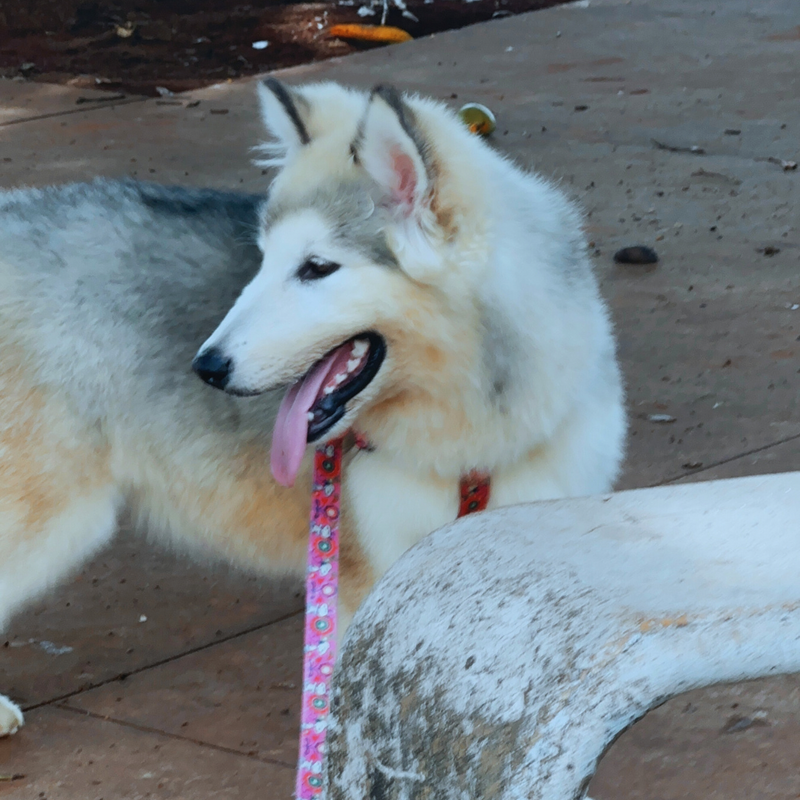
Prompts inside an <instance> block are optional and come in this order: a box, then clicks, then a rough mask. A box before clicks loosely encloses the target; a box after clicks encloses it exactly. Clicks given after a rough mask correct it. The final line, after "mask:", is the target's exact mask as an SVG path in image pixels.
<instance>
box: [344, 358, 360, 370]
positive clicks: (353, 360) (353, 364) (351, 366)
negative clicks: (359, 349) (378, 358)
mask: <svg viewBox="0 0 800 800" xmlns="http://www.w3.org/2000/svg"><path fill="white" fill-rule="evenodd" d="M360 363H361V359H360V358H351V359H350V360H349V361H348V362H347V371H348V372H352V371H353V370H354V369H355V368H356V367H357V366H358V365H359V364H360Z"/></svg>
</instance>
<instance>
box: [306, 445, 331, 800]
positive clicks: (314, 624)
mask: <svg viewBox="0 0 800 800" xmlns="http://www.w3.org/2000/svg"><path fill="white" fill-rule="evenodd" d="M341 481H342V440H341V439H336V440H335V441H333V442H329V443H328V444H324V445H321V446H320V447H318V448H317V449H316V451H315V453H314V486H313V490H312V494H311V528H310V535H309V540H308V564H307V568H306V622H305V642H304V647H303V705H302V710H301V713H300V754H299V756H298V764H297V788H296V797H297V800H311V799H312V798H315V797H319V796H320V794H321V793H322V781H323V775H322V763H323V759H324V756H325V737H326V734H327V732H328V712H329V711H330V701H331V677H332V676H333V667H334V664H335V663H336V607H337V600H338V597H337V595H338V584H339V494H340V491H341Z"/></svg>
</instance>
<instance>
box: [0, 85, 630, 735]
mask: <svg viewBox="0 0 800 800" xmlns="http://www.w3.org/2000/svg"><path fill="white" fill-rule="evenodd" d="M260 93H261V101H262V109H263V115H264V121H265V124H266V127H267V129H268V131H269V133H270V134H271V136H272V139H273V142H272V145H271V146H270V147H271V151H270V152H271V154H272V160H273V163H275V164H276V165H278V166H279V167H280V169H279V171H278V173H277V176H276V177H275V179H274V181H273V183H272V185H271V187H270V190H269V194H268V197H267V199H266V200H265V201H262V200H261V199H260V198H252V197H248V196H244V195H231V194H222V193H214V192H202V191H192V190H169V189H163V188H159V187H152V186H146V185H139V184H133V183H113V182H96V183H94V184H89V185H83V186H71V187H64V188H61V189H49V190H43V191H39V190H27V191H18V192H9V193H6V195H4V196H2V197H0V243H2V253H3V255H2V260H0V453H1V454H2V460H1V461H0V624H2V623H3V622H4V621H5V620H7V619H8V618H9V616H10V615H11V613H12V612H13V611H14V610H15V609H16V608H18V607H19V606H20V605H21V604H22V603H23V602H24V601H26V600H28V599H30V598H32V597H34V596H35V595H37V594H39V593H41V592H42V591H43V590H44V589H45V588H47V586H49V585H50V584H52V583H53V582H54V581H56V580H58V579H60V578H62V577H63V576H64V575H65V574H66V573H68V572H69V570H71V569H73V568H75V567H76V566H78V565H79V564H80V563H81V562H82V561H83V560H84V559H86V558H87V557H88V556H89V555H90V554H91V553H92V552H93V551H95V550H96V549H97V548H99V547H100V546H102V545H103V544H104V543H105V542H107V541H108V540H109V539H110V538H111V536H112V535H113V532H114V530H115V520H116V516H117V514H118V513H119V511H120V509H121V508H122V507H123V506H127V507H129V508H131V509H132V511H133V512H134V515H135V517H136V518H137V519H139V520H143V521H146V522H147V524H148V528H149V529H150V530H151V531H154V532H157V531H161V532H164V533H166V534H168V535H170V536H172V537H173V538H177V539H179V540H181V541H183V542H187V543H195V544H197V545H200V546H201V547H202V549H204V550H205V551H209V550H211V551H216V552H218V553H220V554H221V555H223V556H225V557H226V558H228V559H230V560H232V561H234V562H236V563H239V564H242V565H245V566H247V567H249V568H256V569H258V570H260V571H261V572H263V573H264V574H276V573H279V572H287V571H296V572H297V573H302V570H303V565H304V559H305V549H306V537H307V519H308V511H309V498H310V458H309V451H310V450H311V449H312V448H309V447H308V446H307V445H308V443H310V442H316V441H320V440H322V441H324V440H326V439H330V438H334V437H338V436H340V435H342V434H343V433H345V432H346V431H357V432H358V433H360V434H361V435H363V436H364V437H366V439H368V441H369V442H370V444H371V447H370V448H369V449H361V450H356V449H355V448H350V449H348V452H347V454H346V457H345V464H344V481H343V500H342V510H343V517H342V534H341V535H342V556H341V558H342V563H341V581H342V603H343V606H344V609H343V611H344V615H345V621H346V620H347V619H349V617H350V615H352V613H353V611H354V610H355V609H356V607H357V606H358V604H359V602H360V600H361V598H362V597H363V596H364V594H365V593H366V592H367V591H368V589H369V588H370V586H371V585H372V584H373V582H374V581H375V580H376V579H377V578H378V577H379V576H380V575H381V574H382V573H383V572H384V571H385V570H386V569H387V568H388V567H389V566H390V565H391V564H392V563H393V562H394V561H395V560H396V559H397V558H398V557H399V556H400V555H401V554H402V553H403V552H404V551H405V550H406V549H407V548H409V547H410V546H411V545H413V544H414V543H415V542H417V541H419V540H420V539H421V538H422V537H423V536H425V535H426V534H428V533H429V532H431V531H433V530H434V529H436V528H439V527H440V526H442V525H444V524H446V523H448V522H450V521H451V520H453V519H454V518H455V517H456V515H457V509H458V504H459V492H458V487H459V481H460V478H461V476H462V475H464V474H465V473H468V472H470V471H471V470H474V469H479V470H483V471H487V472H489V473H490V475H491V501H490V507H496V506H502V505H506V504H509V503H519V502H524V501H532V500H539V499H543V498H555V497H563V496H567V495H582V494H589V493H595V492H605V491H607V490H608V489H609V488H610V487H611V485H612V482H613V481H614V479H615V476H616V474H617V470H618V466H619V463H620V459H621V454H622V449H623V439H624V432H625V419H624V413H623V398H622V389H621V383H620V375H619V370H618V366H617V361H616V357H615V348H614V340H613V336H612V330H611V325H610V323H609V317H608V314H607V311H606V308H605V306H604V304H603V301H602V300H601V298H600V296H599V293H598V288H597V284H596V281H595V278H594V277H593V275H592V270H591V268H590V265H589V260H588V258H587V254H586V251H585V246H584V242H583V237H582V233H581V220H580V217H579V215H578V213H577V212H576V210H575V209H574V208H573V207H572V205H570V203H569V202H568V201H567V200H566V199H565V197H564V196H563V195H562V193H561V192H560V191H559V190H558V189H556V188H554V187H553V186H552V185H550V184H549V183H547V182H545V181H543V180H542V179H541V178H538V177H536V176H534V175H531V174H528V173H526V172H523V171H522V170H521V169H519V168H518V167H516V166H515V165H514V164H512V163H511V162H510V161H509V160H507V159H506V158H504V157H503V156H502V155H499V154H498V153H497V152H495V151H494V150H493V149H492V148H491V147H490V146H489V145H488V144H487V143H486V142H484V141H483V140H481V139H480V138H479V137H477V136H474V135H473V134H471V133H470V132H469V130H468V129H467V128H466V127H465V126H464V125H463V124H462V122H461V121H460V120H459V119H458V117H457V116H456V115H455V114H454V113H452V112H451V111H450V110H448V109H447V108H446V107H445V106H443V105H441V104H440V103H436V102H432V101H430V100H425V99H421V98H417V97H403V96H401V95H400V94H399V93H398V92H397V91H396V90H394V89H392V88H389V87H379V88H376V89H375V90H374V91H372V92H371V93H364V92H359V91H351V90H348V89H345V88H342V87H340V86H338V85H335V84H320V85H312V86H306V87H303V88H299V89H290V88H287V87H286V86H284V85H283V84H280V83H278V82H277V81H275V80H267V81H265V82H264V83H263V84H262V85H261V86H260ZM256 243H257V247H256ZM237 296H238V299H236V298H237ZM234 300H235V302H234ZM226 312H227V314H226ZM223 317H224V318H223ZM207 337H208V338H207ZM204 339H205V343H203V341H204ZM201 345H202V346H201ZM198 347H199V350H198ZM193 356H194V370H195V372H197V373H198V374H199V375H200V377H202V378H203V379H204V380H205V381H206V383H208V384H211V386H214V387H217V388H220V389H224V392H218V391H215V390H214V389H212V388H210V387H209V386H207V385H204V384H203V383H202V382H201V381H200V380H197V377H196V376H194V375H192V373H191V365H192V358H193ZM255 395H258V396H255ZM271 431H272V437H271V440H270V432H271ZM270 450H271V455H270ZM21 722H22V717H21V714H20V712H19V710H18V708H17V707H16V706H14V704H12V703H11V702H10V701H9V700H6V699H3V698H0V733H10V732H13V731H14V730H15V729H16V728H17V727H18V726H19V725H20V724H21Z"/></svg>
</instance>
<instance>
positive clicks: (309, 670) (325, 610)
mask: <svg viewBox="0 0 800 800" xmlns="http://www.w3.org/2000/svg"><path fill="white" fill-rule="evenodd" d="M356 446H357V447H358V448H359V449H360V450H371V449H372V448H371V446H370V444H369V442H368V441H367V440H366V439H365V438H364V437H360V438H357V440H356ZM341 480H342V439H336V440H335V441H333V442H330V443H328V444H324V445H321V446H320V447H318V448H317V449H316V451H315V453H314V485H313V489H312V493H311V525H310V535H309V540H308V564H307V567H306V618H305V635H304V646H303V696H302V703H303V704H302V707H301V712H300V753H299V756H298V764H297V786H296V790H295V796H296V798H297V800H314V798H318V797H320V796H321V794H322V788H323V779H324V776H323V773H322V767H323V761H324V758H325V738H326V735H327V733H328V715H329V713H330V701H331V678H332V676H333V667H334V665H335V663H336V610H337V599H338V584H339V498H340V494H341ZM490 489H491V483H490V477H489V475H488V473H485V472H477V471H476V472H470V473H469V474H468V475H465V476H464V477H462V478H461V484H460V501H459V508H458V516H459V517H463V516H466V515H467V514H473V513H475V512H477V511H483V510H484V509H485V508H486V506H487V505H488V504H489V496H490Z"/></svg>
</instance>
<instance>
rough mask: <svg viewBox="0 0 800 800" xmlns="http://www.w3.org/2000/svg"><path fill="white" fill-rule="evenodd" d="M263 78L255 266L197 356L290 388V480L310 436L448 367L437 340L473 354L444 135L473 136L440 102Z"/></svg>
mask: <svg viewBox="0 0 800 800" xmlns="http://www.w3.org/2000/svg"><path fill="white" fill-rule="evenodd" d="M259 88H260V95H261V105H262V111H263V117H264V122H265V124H266V127H267V130H268V131H269V133H270V134H271V136H272V138H273V140H274V141H273V142H272V143H271V144H269V145H267V146H266V147H265V149H266V150H267V152H268V153H269V155H270V156H271V159H270V163H273V164H276V165H279V166H280V170H279V172H278V174H277V176H276V178H275V180H274V181H273V183H272V185H271V187H270V192H269V197H268V200H267V202H266V204H265V207H264V213H263V217H262V220H261V229H260V232H259V243H260V247H261V250H262V252H263V256H264V258H263V264H262V267H261V269H260V271H259V273H258V274H257V275H256V277H255V278H254V279H253V281H252V282H251V283H250V284H249V285H248V286H247V287H246V288H245V289H244V291H243V292H242V294H241V296H240V297H239V299H238V300H237V301H236V303H235V305H234V306H233V308H232V309H231V310H230V312H229V313H228V314H227V316H226V317H225V319H224V320H223V322H222V323H221V324H220V326H219V327H218V328H217V330H216V331H215V332H214V333H213V334H212V335H211V337H210V338H209V339H208V340H207V341H206V342H205V344H204V345H203V346H202V347H201V349H200V351H199V353H198V355H197V357H196V358H195V361H194V368H195V370H196V371H197V372H198V373H199V374H200V375H201V377H203V378H204V380H206V381H207V382H208V383H210V384H212V385H215V386H217V387H219V388H223V389H224V390H225V391H227V392H230V393H232V394H238V395H252V394H259V393H261V392H264V391H266V390H268V389H273V388H277V387H279V386H284V385H285V386H287V387H288V388H287V390H286V394H285V397H284V399H283V402H282V404H281V407H280V410H279V412H278V416H277V420H276V423H275V430H274V434H273V446H272V466H273V472H274V474H275V477H276V479H277V480H279V481H280V482H281V483H284V484H287V485H290V484H291V483H292V482H293V481H294V478H295V476H296V474H297V471H298V469H299V466H300V461H301V459H302V456H303V453H304V451H305V448H306V444H307V443H309V442H314V441H317V440H320V439H329V438H333V437H334V436H337V435H340V434H341V433H342V432H344V431H345V430H346V429H348V428H349V427H351V426H353V425H354V424H357V425H358V426H361V423H362V422H363V421H364V416H365V414H366V413H367V412H368V411H369V410H370V409H372V410H374V409H375V407H376V406H377V405H379V404H381V405H382V406H383V407H384V408H388V407H389V406H390V405H392V404H394V407H399V406H400V405H402V406H405V407H408V405H409V401H410V399H411V398H412V397H413V395H414V393H415V392H418V393H427V392H431V391H432V389H433V387H434V386H435V385H436V384H437V383H438V382H441V381H444V380H446V379H447V378H446V377H445V376H444V375H443V371H444V365H443V357H442V348H443V347H444V346H445V345H443V342H444V341H445V340H450V341H449V343H448V344H447V345H446V347H447V348H448V354H449V355H448V357H449V359H450V360H452V359H453V357H455V359H456V360H458V354H459V353H463V354H464V357H465V358H471V357H472V356H471V355H470V353H471V352H472V345H473V344H474V343H472V342H470V341H465V340H464V337H463V336H462V335H461V333H460V332H459V331H460V330H463V328H462V326H461V325H460V324H459V322H463V321H464V317H465V316H469V315H471V314H474V313H475V309H474V307H471V306H470V302H471V301H470V300H467V299H466V298H467V297H471V293H470V292H469V291H466V290H465V291H461V288H459V287H460V283H461V282H463V281H464V280H468V279H466V278H465V276H464V265H465V263H467V262H469V261H470V257H475V256H476V255H477V254H476V252H475V250H476V249H477V248H476V245H475V241H476V235H477V230H476V226H477V225H478V223H477V222H476V221H475V219H474V218H470V219H468V218H467V217H466V216H465V215H464V213H463V209H462V208H460V207H459V203H458V201H457V200H456V199H455V198H456V197H458V196H459V195H460V196H463V194H464V189H463V186H462V187H459V186H457V185H456V184H457V183H458V181H457V180H453V179H450V180H448V178H447V173H448V169H450V170H451V171H452V164H451V165H450V166H449V167H448V165H446V164H444V163H443V161H442V159H441V158H440V152H441V150H442V143H441V139H445V140H446V143H447V146H448V147H449V146H450V145H453V146H456V145H457V142H455V141H454V140H459V139H460V140H463V141H465V142H466V141H468V140H469V139H470V138H471V137H470V134H469V133H468V132H467V131H466V129H465V128H464V127H463V126H462V125H461V124H460V122H459V121H458V119H457V118H456V117H455V115H453V114H451V113H450V112H449V111H447V110H446V109H444V108H443V107H441V106H438V105H436V104H434V103H430V102H428V101H423V100H408V99H404V98H403V97H401V95H400V94H399V93H398V92H397V91H396V90H394V89H392V88H390V87H378V88H376V89H374V90H373V91H372V92H371V93H370V94H366V93H362V92H355V91H350V90H347V89H344V88H342V87H340V86H337V85H335V84H319V85H314V86H307V87H304V88H301V89H290V88H288V87H286V86H284V85H283V84H281V83H279V82H277V81H275V80H272V79H269V80H267V81H265V82H264V83H263V84H261V85H260V87H259ZM436 138H438V139H439V140H440V143H439V145H438V152H437V144H436V142H435V141H432V140H433V139H436ZM463 158H464V163H463V165H459V169H460V168H461V166H463V168H464V170H465V171H469V159H468V157H467V156H464V157H463ZM473 199H474V198H473ZM477 204H478V205H479V202H478V203H477ZM474 206H475V203H472V204H471V207H473V208H474ZM477 216H478V218H479V216H480V215H479V214H478V215H477ZM465 229H468V231H467V233H466V234H465V233H464V231H465ZM465 243H466V250H467V251H470V252H469V253H466V251H465ZM475 260H476V263H478V262H480V261H481V259H480V258H477V259H475ZM454 262H458V265H459V266H458V268H459V272H460V277H459V278H458V280H456V279H454V277H453V275H452V272H453V270H452V265H453V263H454ZM462 298H464V299H463V301H462ZM474 327H477V326H474ZM453 340H455V341H453ZM467 351H469V353H467ZM451 390H452V389H451ZM368 422H369V421H368V420H366V423H367V424H368ZM367 433H371V431H369V430H367Z"/></svg>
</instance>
